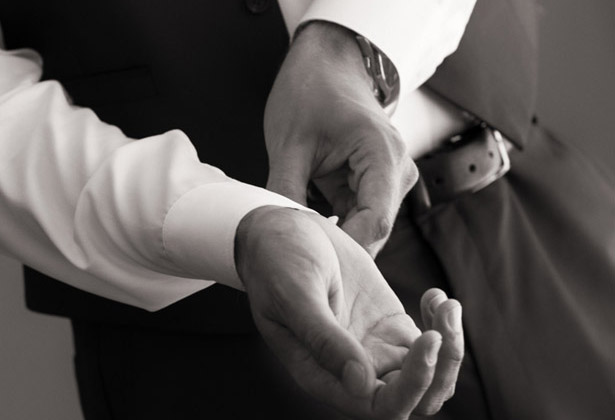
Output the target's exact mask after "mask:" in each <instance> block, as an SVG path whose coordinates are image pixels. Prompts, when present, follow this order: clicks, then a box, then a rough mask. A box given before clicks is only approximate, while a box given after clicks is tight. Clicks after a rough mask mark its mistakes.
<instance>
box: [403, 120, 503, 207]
mask: <svg viewBox="0 0 615 420" xmlns="http://www.w3.org/2000/svg"><path fill="white" fill-rule="evenodd" d="M512 147H513V146H512V143H510V142H509V141H507V140H506V139H504V137H503V136H502V134H501V133H500V132H499V131H497V130H494V129H492V128H490V127H488V126H487V125H486V124H484V123H483V124H480V125H477V126H475V127H472V128H470V129H469V130H467V131H465V132H463V133H462V134H460V135H457V136H454V137H452V138H451V139H450V141H449V142H447V143H445V144H444V145H443V146H442V147H440V148H439V149H437V150H435V151H433V152H431V153H429V154H427V155H425V156H423V157H422V158H420V159H419V160H417V161H416V165H417V167H418V169H419V175H420V176H419V180H418V182H417V184H416V185H415V187H414V188H413V189H412V191H410V193H409V194H408V196H407V197H406V203H407V204H408V205H409V206H410V208H411V209H412V210H413V211H414V212H415V214H420V213H423V212H425V211H426V210H428V209H430V208H431V207H434V206H436V205H438V204H442V203H445V202H449V201H452V200H454V199H456V198H458V197H459V196H461V195H463V194H467V193H473V192H476V191H479V190H481V189H483V188H485V187H486V186H488V185H489V184H491V183H492V182H494V181H495V180H497V179H499V178H501V177H502V176H503V175H504V174H505V173H506V172H508V170H509V169H510V159H509V157H508V151H509V150H510V149H511V148H512Z"/></svg>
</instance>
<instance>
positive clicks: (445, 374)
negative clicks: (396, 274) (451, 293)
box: [416, 289, 464, 415]
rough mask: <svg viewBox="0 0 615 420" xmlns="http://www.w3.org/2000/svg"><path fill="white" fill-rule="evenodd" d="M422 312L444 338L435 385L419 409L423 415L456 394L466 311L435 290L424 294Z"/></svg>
mask: <svg viewBox="0 0 615 420" xmlns="http://www.w3.org/2000/svg"><path fill="white" fill-rule="evenodd" d="M421 310H422V312H423V316H424V319H425V323H426V324H431V325H430V328H433V329H434V330H436V331H438V332H440V334H442V337H443V342H442V348H441V349H440V354H439V359H438V364H437V367H436V373H435V376H434V379H433V382H432V384H431V386H430V388H429V390H428V391H427V392H426V393H425V395H424V397H423V399H422V400H421V402H420V404H419V406H418V407H417V409H416V412H417V413H419V414H423V415H432V414H435V413H436V412H438V410H440V408H441V407H442V404H443V403H444V402H445V401H446V400H448V399H450V398H451V397H452V396H453V393H454V389H455V383H456V382H457V377H458V375H459V369H460V367H461V362H462V359H463V354H464V339H463V328H462V321H461V312H462V309H461V305H460V304H459V302H458V301H456V300H454V299H447V298H446V294H444V292H442V291H441V290H438V289H431V290H429V291H427V292H426V293H425V295H423V299H422V300H421Z"/></svg>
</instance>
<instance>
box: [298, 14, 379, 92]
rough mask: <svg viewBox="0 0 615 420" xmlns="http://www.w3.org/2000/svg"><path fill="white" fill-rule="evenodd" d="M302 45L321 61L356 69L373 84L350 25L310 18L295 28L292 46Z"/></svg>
mask: <svg viewBox="0 0 615 420" xmlns="http://www.w3.org/2000/svg"><path fill="white" fill-rule="evenodd" d="M299 47H301V48H307V49H308V51H309V52H310V55H311V56H312V57H313V59H314V60H315V61H316V62H318V63H319V64H323V65H324V64H334V65H336V66H339V65H340V64H342V65H344V66H345V67H344V70H345V71H348V70H349V69H352V70H353V73H354V74H356V75H359V76H360V78H361V80H362V81H363V82H364V83H365V85H366V86H370V87H371V85H372V79H371V76H370V74H369V73H368V72H367V71H366V70H365V65H364V62H363V55H362V53H361V49H360V48H359V44H358V43H357V38H356V33H355V32H353V31H351V30H350V29H348V28H346V27H344V26H341V25H338V24H336V23H332V22H327V21H321V20H315V21H309V22H306V23H305V24H303V25H302V26H300V27H299V28H298V29H297V31H296V32H295V38H294V41H293V46H292V48H293V49H294V48H299ZM291 51H292V49H291Z"/></svg>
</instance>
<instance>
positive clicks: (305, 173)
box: [267, 153, 311, 206]
mask: <svg viewBox="0 0 615 420" xmlns="http://www.w3.org/2000/svg"><path fill="white" fill-rule="evenodd" d="M269 166H270V167H269V178H268V180H267V189H268V190H270V191H273V192H275V193H278V194H281V195H283V196H285V197H287V198H290V199H291V200H293V201H296V202H297V203H299V204H302V205H304V206H305V205H307V200H306V195H307V185H308V182H309V180H310V172H311V168H310V159H309V158H308V157H307V156H304V155H303V154H301V153H296V154H295V153H293V154H288V153H287V154H285V155H283V156H279V157H277V158H270V162H269Z"/></svg>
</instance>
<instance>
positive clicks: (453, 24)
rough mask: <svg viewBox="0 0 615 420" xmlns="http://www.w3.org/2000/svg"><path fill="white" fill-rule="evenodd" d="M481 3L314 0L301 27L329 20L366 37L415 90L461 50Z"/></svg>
mask: <svg viewBox="0 0 615 420" xmlns="http://www.w3.org/2000/svg"><path fill="white" fill-rule="evenodd" d="M475 1H476V0H440V1H435V0H386V1H378V2H376V1H373V0H352V1H350V0H314V1H313V2H312V3H311V4H310V6H309V7H308V8H307V10H306V11H305V14H304V15H303V17H302V18H301V21H300V22H299V23H298V25H297V26H299V25H301V24H302V23H305V22H308V21H312V20H324V21H329V22H333V23H336V24H338V25H342V26H345V27H347V28H349V29H351V30H353V31H355V32H356V33H358V34H360V35H363V36H364V37H366V38H367V39H369V40H370V42H372V43H373V44H374V45H376V46H377V47H378V48H379V49H380V50H381V51H382V52H384V53H385V54H386V55H387V57H388V58H389V59H390V60H391V61H392V62H393V64H394V65H395V67H396V68H397V71H398V74H399V77H400V83H401V89H402V91H403V90H406V89H409V90H414V89H416V88H417V87H419V86H420V85H422V84H423V83H424V82H426V81H427V79H429V78H430V77H431V76H432V75H433V74H434V72H435V70H436V68H437V67H438V65H440V63H441V62H442V61H443V60H444V58H446V57H447V56H448V55H450V54H451V53H453V52H454V51H455V50H456V49H457V46H458V45H459V41H460V40H461V37H462V35H463V32H464V30H465V27H466V25H467V23H468V21H469V19H470V15H471V14H472V10H473V8H474V4H475ZM297 26H291V25H289V31H291V32H290V33H291V34H293V33H294V31H295V30H296V28H297Z"/></svg>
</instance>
